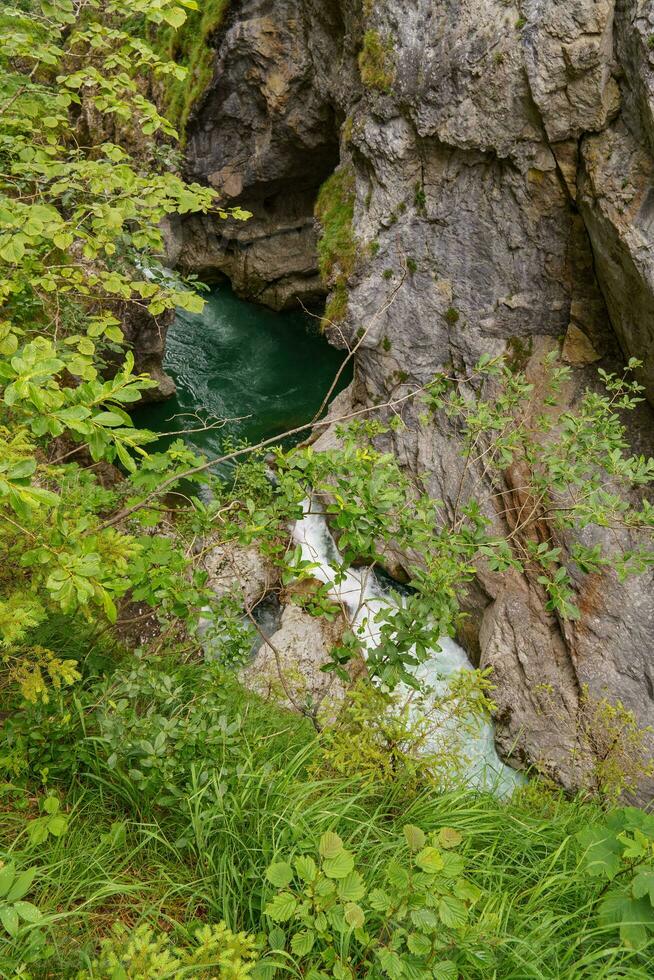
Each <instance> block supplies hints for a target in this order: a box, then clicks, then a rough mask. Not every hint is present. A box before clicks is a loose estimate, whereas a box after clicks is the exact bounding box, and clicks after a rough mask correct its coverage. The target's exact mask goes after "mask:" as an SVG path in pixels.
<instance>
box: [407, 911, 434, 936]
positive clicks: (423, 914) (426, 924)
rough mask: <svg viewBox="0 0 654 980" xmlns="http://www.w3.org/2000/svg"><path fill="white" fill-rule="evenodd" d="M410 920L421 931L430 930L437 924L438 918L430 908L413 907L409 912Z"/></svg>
mask: <svg viewBox="0 0 654 980" xmlns="http://www.w3.org/2000/svg"><path fill="white" fill-rule="evenodd" d="M411 921H412V922H413V924H414V926H415V927H416V929H421V930H422V931H423V932H431V931H432V930H433V929H435V928H436V926H437V925H438V919H437V918H436V915H435V914H434V913H433V912H432V911H431V910H430V909H414V910H413V912H411Z"/></svg>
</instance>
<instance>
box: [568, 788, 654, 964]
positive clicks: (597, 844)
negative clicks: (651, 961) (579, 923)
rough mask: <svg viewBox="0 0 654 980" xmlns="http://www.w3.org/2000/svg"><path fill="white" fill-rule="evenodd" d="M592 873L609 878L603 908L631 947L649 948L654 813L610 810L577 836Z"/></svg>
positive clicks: (653, 927) (605, 920)
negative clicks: (605, 816)
mask: <svg viewBox="0 0 654 980" xmlns="http://www.w3.org/2000/svg"><path fill="white" fill-rule="evenodd" d="M577 837H578V840H579V843H580V844H581V846H582V847H583V848H584V855H583V861H584V864H585V867H586V869H587V871H588V874H589V875H591V876H593V877H597V878H603V879H605V880H606V882H607V884H606V886H605V887H604V889H603V891H602V897H601V899H600V901H599V904H598V908H597V912H598V915H599V920H600V923H601V924H602V925H603V926H606V927H609V928H614V929H617V930H619V932H620V938H621V940H622V942H623V943H625V945H627V946H630V947H634V948H636V949H637V948H639V947H642V946H645V945H646V943H647V942H648V939H650V938H651V936H652V935H654V815H652V814H650V813H644V812H643V811H642V810H638V809H636V807H625V808H623V809H618V810H614V811H613V812H612V813H610V814H609V815H608V816H607V818H606V821H605V822H604V823H603V824H598V825H596V826H593V827H589V828H588V829H587V830H582V831H580V832H579V834H578V835H577Z"/></svg>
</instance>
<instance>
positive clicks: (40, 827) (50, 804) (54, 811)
mask: <svg viewBox="0 0 654 980" xmlns="http://www.w3.org/2000/svg"><path fill="white" fill-rule="evenodd" d="M41 809H42V811H43V816H41V817H35V818H34V819H33V820H30V821H29V822H28V824H27V828H26V829H27V835H28V837H29V839H30V841H31V843H32V844H42V843H43V842H44V841H46V840H47V839H48V837H62V836H63V835H64V834H65V833H66V831H67V830H68V819H67V817H66V816H65V814H63V813H62V812H61V804H60V802H59V800H58V799H57V797H56V796H46V797H45V799H44V800H43V801H42V803H41Z"/></svg>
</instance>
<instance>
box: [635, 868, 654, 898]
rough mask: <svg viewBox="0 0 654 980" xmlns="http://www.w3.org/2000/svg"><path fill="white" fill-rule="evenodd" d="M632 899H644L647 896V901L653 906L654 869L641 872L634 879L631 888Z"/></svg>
mask: <svg viewBox="0 0 654 980" xmlns="http://www.w3.org/2000/svg"><path fill="white" fill-rule="evenodd" d="M632 890H633V895H634V898H644V896H645V895H648V896H649V900H650V902H651V904H652V905H654V869H652V870H649V869H648V870H647V871H641V872H640V873H639V874H637V875H636V877H635V878H634V882H633V886H632Z"/></svg>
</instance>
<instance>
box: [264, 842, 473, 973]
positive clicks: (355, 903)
mask: <svg viewBox="0 0 654 980" xmlns="http://www.w3.org/2000/svg"><path fill="white" fill-rule="evenodd" d="M462 840H463V838H462V836H461V834H460V833H458V831H456V830H453V829H452V828H449V827H443V828H441V830H440V831H438V832H434V833H432V834H430V835H429V837H427V835H426V834H425V833H423V831H422V830H420V828H418V827H415V826H412V825H406V826H405V827H404V836H403V838H402V839H401V840H399V841H397V842H396V845H395V848H394V851H395V853H394V856H393V857H392V858H391V859H390V860H389V861H387V862H386V866H385V868H384V870H383V871H382V872H381V873H380V872H379V870H378V872H377V875H376V880H377V881H379V882H380V884H381V886H382V887H373V888H371V887H370V886H369V884H368V883H367V882H366V880H365V878H364V876H363V875H362V874H360V873H359V872H358V871H357V870H356V869H355V856H354V855H353V854H352V853H351V852H350V851H349V850H346V848H345V847H344V845H343V841H342V840H341V838H340V837H339V836H338V835H337V834H335V833H333V832H327V833H325V834H323V835H322V837H321V838H320V845H319V847H318V853H317V854H302V855H299V856H297V857H295V858H292V859H290V860H284V861H276V862H274V863H273V864H271V865H270V867H269V868H268V871H267V877H268V880H269V881H270V882H271V884H272V885H274V886H275V887H276V888H277V889H278V891H277V894H276V895H275V896H274V897H273V898H272V899H271V901H270V902H269V903H268V904H267V906H266V910H265V911H266V915H267V916H268V917H269V918H270V919H271V920H272V921H273V922H274V923H276V924H277V926H276V928H275V929H274V930H272V932H271V933H270V936H269V942H270V945H271V946H272V947H273V949H274V950H276V951H277V953H278V954H279V952H280V951H281V950H289V952H287V956H288V957H289V958H290V961H291V966H292V968H294V969H295V970H297V971H298V972H300V973H301V974H302V975H305V976H310V977H312V978H315V980H323V978H326V977H328V976H333V977H336V978H340V980H347V978H350V977H352V976H355V975H358V974H360V973H364V975H367V976H377V975H380V974H382V975H384V976H387V977H390V978H391V980H400V978H403V977H406V978H414V977H425V978H427V977H435V978H440V980H450V978H451V980H455V978H456V977H458V976H459V975H460V972H459V971H460V968H461V967H462V966H464V964H465V962H466V960H467V958H468V957H469V956H470V955H473V956H474V955H476V954H477V953H478V952H479V951H480V952H481V953H482V954H483V947H482V944H481V934H480V933H478V932H476V930H475V926H474V923H473V909H474V906H475V904H476V903H477V902H478V901H479V899H480V897H481V894H482V893H481V890H480V889H479V888H478V887H477V886H476V885H475V884H474V882H472V881H471V880H470V879H469V878H467V877H466V875H465V873H464V869H465V864H464V861H463V858H462V857H461V856H460V855H459V854H457V853H456V851H457V849H458V847H459V845H460V844H461V842H462ZM286 923H288V925H287V926H286V929H287V931H288V935H286V933H285V932H284V931H283V930H282V929H281V928H280V926H283V925H285V924H286ZM264 962H265V961H264Z"/></svg>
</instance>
